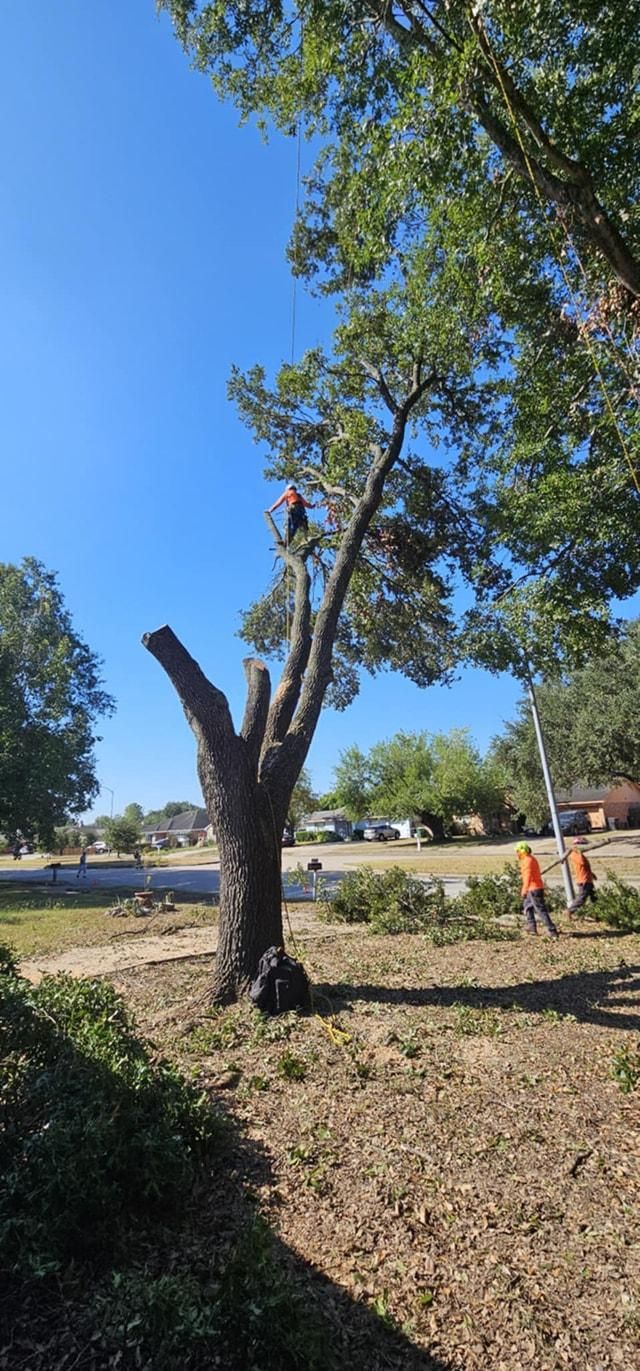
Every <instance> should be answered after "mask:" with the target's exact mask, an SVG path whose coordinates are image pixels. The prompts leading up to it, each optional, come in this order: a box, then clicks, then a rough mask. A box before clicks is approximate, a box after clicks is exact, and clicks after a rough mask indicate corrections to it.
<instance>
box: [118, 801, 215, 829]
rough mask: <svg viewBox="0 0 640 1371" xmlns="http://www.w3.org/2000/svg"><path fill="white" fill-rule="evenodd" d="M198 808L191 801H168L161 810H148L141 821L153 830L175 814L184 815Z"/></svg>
mask: <svg viewBox="0 0 640 1371" xmlns="http://www.w3.org/2000/svg"><path fill="white" fill-rule="evenodd" d="M199 808H200V806H199V805H196V804H194V803H193V801H192V800H168V801H167V803H166V805H163V807H162V809H150V810H149V812H148V813H147V814H145V815H144V816H143V819H144V823H145V824H148V825H149V827H151V828H155V827H159V826H160V825H161V824H162V821H163V819H173V818H175V816H176V814H184V812H185V810H187V809H199ZM125 812H126V811H125Z"/></svg>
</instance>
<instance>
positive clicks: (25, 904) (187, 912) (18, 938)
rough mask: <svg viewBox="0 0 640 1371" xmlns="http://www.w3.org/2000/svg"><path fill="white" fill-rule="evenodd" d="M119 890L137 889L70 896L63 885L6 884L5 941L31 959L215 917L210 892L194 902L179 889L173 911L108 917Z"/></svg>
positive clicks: (0, 907) (0, 901)
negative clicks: (36, 955)
mask: <svg viewBox="0 0 640 1371" xmlns="http://www.w3.org/2000/svg"><path fill="white" fill-rule="evenodd" d="M119 894H121V895H123V896H125V897H126V896H131V894H132V891H131V890H128V889H127V890H121V891H118V890H117V889H116V888H114V887H113V886H108V887H106V888H105V887H103V888H102V889H96V888H94V889H92V890H88V891H87V890H83V889H80V890H73V889H72V890H71V891H70V893H68V894H67V893H65V886H64V884H61V885H60V886H58V887H56V888H55V889H53V888H51V887H49V886H48V885H41V886H36V885H33V886H31V885H30V886H26V885H22V884H20V885H18V884H16V885H14V886H11V887H9V886H7V885H4V884H3V885H2V887H0V943H8V944H10V946H11V947H13V948H14V949H15V951H16V953H17V955H18V956H19V957H29V956H32V955H33V954H34V953H40V954H44V953H50V952H62V951H64V950H65V949H67V948H70V947H77V946H82V947H89V946H96V947H97V946H101V945H103V944H105V943H110V942H112V941H113V939H114V938H122V937H123V936H124V937H126V936H130V935H136V936H137V935H139V934H144V933H162V932H164V931H165V930H167V929H169V928H171V929H173V928H176V929H178V928H188V927H191V926H200V925H201V924H203V923H207V922H209V923H210V922H211V921H212V918H213V909H212V902H211V896H208V897H207V896H202V898H201V899H200V900H199V901H198V902H197V903H194V901H193V898H192V896H189V898H188V899H183V898H181V896H180V894H179V893H178V894H176V896H175V900H176V905H177V908H176V910H175V912H173V913H167V914H164V913H161V914H152V915H145V916H135V915H131V916H130V917H126V918H109V917H107V916H106V915H105V912H104V911H105V910H106V909H109V908H110V907H111V906H113V905H115V904H116V903H117V900H118V896H119Z"/></svg>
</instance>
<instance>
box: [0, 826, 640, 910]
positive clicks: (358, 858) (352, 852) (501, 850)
mask: <svg viewBox="0 0 640 1371" xmlns="http://www.w3.org/2000/svg"><path fill="white" fill-rule="evenodd" d="M639 837H640V835H638V834H637V833H633V834H629V837H628V839H627V838H626V837H625V839H623V840H622V843H621V842H620V840H618V841H617V842H616V844H615V848H614V846H613V844H612V849H611V850H612V852H613V851H616V852H618V853H619V854H620V855H621V856H622V855H624V854H627V855H637V853H638V839H639ZM475 851H477V852H482V853H483V854H485V855H487V856H489V855H500V856H502V857H504V861H505V862H507V861H508V860H509V858H512V857H513V848H512V846H511V845H505V844H504V843H500V844H498V843H494V844H492V843H486V844H483V845H482V848H477V849H475ZM535 851H536V853H537V855H538V856H540V857H541V858H542V859H543V865H545V864H546V862H547V859H548V860H549V861H551V860H553V854H554V846H553V839H548V838H547V839H542V840H538V841H536V843H535ZM421 855H422V857H423V858H424V857H427V856H428V847H424V848H423V850H422V854H421ZM456 855H459V854H456ZM601 855H603V854H601ZM415 857H416V849H415V847H413V846H411V847H408V846H401V845H396V844H395V843H388V844H384V843H358V844H355V843H335V844H332V843H327V844H326V845H324V844H323V845H321V846H319V845H316V844H314V843H310V844H308V845H305V846H300V847H294V848H284V850H283V853H282V872H283V879H284V887H285V894H286V896H287V898H288V899H290V900H296V899H300V898H304V896H305V894H306V893H308V892H306V891H305V889H304V888H303V887H302V886H301V885H300V884H299V883H296V882H295V881H294V880H288V879H287V873H288V872H291V871H294V870H296V869H297V868H300V867H302V868H303V870H306V867H307V863H308V862H309V861H311V859H312V858H315V859H317V860H318V861H321V862H322V872H321V879H322V881H323V883H324V886H325V889H327V890H328V891H330V890H331V889H332V888H335V885H336V883H337V882H339V881H340V880H341V878H342V876H343V874H344V872H345V871H353V870H354V869H356V868H357V867H359V866H366V865H367V863H370V862H372V861H373V862H374V863H375V866H376V868H377V869H378V870H380V869H381V865H384V864H388V865H389V866H394V865H401V866H403V867H404V868H405V869H406V870H408V871H410V870H411V867H412V864H413V861H414V859H415ZM612 865H615V863H613V862H612ZM639 865H640V863H639ZM77 869H78V868H77V865H76V864H69V865H67V864H66V863H65V866H64V867H63V868H62V869H61V870H60V871H59V872H58V878H57V880H58V885H59V888H60V889H62V888H63V887H64V888H65V889H68V888H71V887H73V888H74V889H75V888H76V887H78V886H79V887H80V888H82V887H83V886H84V885H85V882H84V881H80V880H78V879H77V875H76V873H77ZM416 874H420V873H416ZM439 875H440V873H439ZM420 879H422V880H427V879H428V877H427V876H425V875H420ZM440 879H441V880H443V881H444V885H445V890H446V892H447V895H458V894H460V891H461V890H463V889H464V886H465V878H464V877H463V876H459V875H458V876H453V875H446V874H445V875H444V876H440ZM624 879H625V880H627V881H629V883H630V884H632V885H638V884H639V883H640V872H639V874H638V876H637V877H636V876H635V875H631V876H630V875H628V874H625V877H624ZM3 880H4V881H26V882H34V881H36V882H40V881H43V882H46V883H47V884H51V871H50V870H48V869H47V867H46V864H44V863H43V865H42V866H32V865H27V864H26V863H25V864H24V865H22V863H20V862H15V863H12V864H11V865H10V866H6V867H2V868H0V881H3ZM546 880H547V881H548V882H549V884H551V885H557V884H559V883H560V880H561V877H560V873H559V870H558V869H557V868H556V870H554V871H552V872H550V874H549V876H548V877H546ZM147 881H149V883H150V885H151V887H152V888H153V889H155V890H164V889H168V890H180V891H184V892H185V893H190V892H192V893H193V895H194V896H197V895H212V894H216V893H217V891H218V889H219V883H220V875H219V865H218V863H217V861H216V862H212V863H211V864H210V865H207V866H184V865H182V864H180V865H175V866H158V867H152V868H151V869H149V870H144V871H135V870H134V869H133V867H110V866H106V865H103V864H102V863H100V862H99V861H98V862H96V861H94V862H93V863H92V862H91V859H89V862H88V866H87V881H86V885H88V886H94V887H95V886H101V887H104V888H105V889H106V888H108V887H109V886H120V887H122V886H125V887H127V888H128V889H131V890H141V889H142V888H143V886H144V885H145V883H146V882H147Z"/></svg>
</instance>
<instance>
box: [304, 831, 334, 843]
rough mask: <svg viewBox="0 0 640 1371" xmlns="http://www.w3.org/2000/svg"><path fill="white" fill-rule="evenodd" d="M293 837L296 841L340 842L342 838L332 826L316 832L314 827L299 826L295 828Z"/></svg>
mask: <svg viewBox="0 0 640 1371" xmlns="http://www.w3.org/2000/svg"><path fill="white" fill-rule="evenodd" d="M295 839H296V842H297V843H341V842H342V838H341V836H340V834H339V833H335V832H334V830H333V829H332V828H329V829H324V830H323V831H321V832H316V830H315V828H299V829H297V830H296V834H295Z"/></svg>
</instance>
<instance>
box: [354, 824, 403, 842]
mask: <svg viewBox="0 0 640 1371" xmlns="http://www.w3.org/2000/svg"><path fill="white" fill-rule="evenodd" d="M362 836H363V838H364V840H365V842H366V843H386V842H387V839H389V838H399V837H400V834H399V832H398V829H397V828H392V827H391V824H369V826H368V827H367V828H365V829H364V830H363V833H362Z"/></svg>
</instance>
